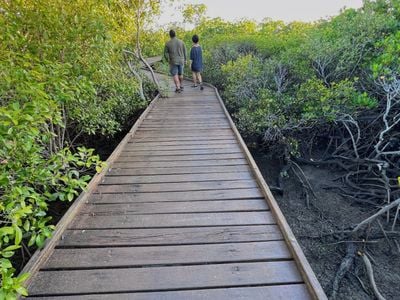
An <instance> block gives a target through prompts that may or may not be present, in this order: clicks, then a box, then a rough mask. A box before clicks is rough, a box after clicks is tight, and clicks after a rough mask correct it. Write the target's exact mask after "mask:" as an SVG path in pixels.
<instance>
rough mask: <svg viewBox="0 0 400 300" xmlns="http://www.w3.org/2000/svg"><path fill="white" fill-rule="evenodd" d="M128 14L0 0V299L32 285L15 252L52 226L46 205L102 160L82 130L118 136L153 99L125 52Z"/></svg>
mask: <svg viewBox="0 0 400 300" xmlns="http://www.w3.org/2000/svg"><path fill="white" fill-rule="evenodd" d="M131 15H132V9H131V7H130V6H129V5H128V4H127V2H126V1H120V0H112V1H97V0H76V1H67V2H66V1H62V0H19V1H0V28H1V35H0V78H1V80H0V200H1V201H0V254H1V255H0V272H1V279H0V280H1V288H0V299H13V298H15V297H16V296H17V295H18V294H22V295H25V294H26V291H25V289H24V288H23V287H22V283H23V281H24V280H25V279H26V278H27V276H28V275H26V274H24V275H21V276H19V277H16V273H17V270H16V261H15V258H16V256H17V255H15V254H21V253H22V254H25V253H28V250H34V249H36V248H37V247H42V246H43V244H44V241H45V239H46V238H48V237H50V236H51V233H52V231H53V229H54V226H53V225H52V224H51V217H50V216H49V215H48V209H49V205H51V203H52V202H54V201H67V202H70V201H73V200H74V199H75V198H76V196H77V195H78V194H79V193H80V192H81V191H82V190H83V189H84V188H85V187H86V185H87V182H88V181H89V180H90V178H91V175H92V174H93V173H94V172H95V170H97V171H99V170H100V169H101V168H102V167H103V163H102V162H101V161H100V160H99V157H98V156H97V155H95V154H94V150H93V149H86V148H85V147H78V145H77V144H76V141H77V139H78V138H79V137H82V136H83V137H88V136H94V135H103V136H111V135H113V134H115V133H116V132H118V131H120V130H121V129H122V128H123V126H124V124H125V123H126V122H127V120H128V119H129V117H130V116H132V115H133V114H134V113H136V112H137V111H138V110H139V109H142V108H144V107H145V106H146V105H147V102H146V101H144V100H142V99H141V98H140V95H139V88H138V82H137V79H136V78H134V77H132V76H130V73H129V72H128V70H127V68H126V67H125V66H124V64H125V63H124V61H123V56H122V49H123V48H125V47H129V45H130V43H132V42H134V41H133V40H132V35H131V33H132V34H133V33H134V30H135V28H134V22H133V21H134V20H133V19H132V17H131ZM132 31H133V32H132ZM146 34H147V35H146ZM146 34H144V36H145V38H146V37H147V38H149V39H150V37H152V38H153V40H154V38H155V36H154V35H152V34H151V33H146ZM159 36H160V32H159V33H158V37H159ZM158 37H157V38H158ZM154 47H155V46H154V45H152V43H151V41H150V42H149V43H146V48H145V51H146V52H147V53H151V52H152V51H153V52H154V49H155V48H154ZM145 89H146V91H147V92H150V89H149V85H148V84H147V83H146V85H145ZM148 94H150V93H148Z"/></svg>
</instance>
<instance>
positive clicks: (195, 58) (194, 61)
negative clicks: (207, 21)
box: [190, 34, 204, 90]
mask: <svg viewBox="0 0 400 300" xmlns="http://www.w3.org/2000/svg"><path fill="white" fill-rule="evenodd" d="M192 41H193V46H192V49H191V50H190V61H191V69H192V75H193V85H192V87H194V88H195V87H197V83H199V85H200V90H203V89H204V87H203V80H202V78H201V71H203V53H202V50H201V47H200V45H199V36H198V35H197V34H195V35H194V36H193V37H192Z"/></svg>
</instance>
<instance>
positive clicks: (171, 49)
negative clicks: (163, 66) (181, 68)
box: [164, 37, 186, 65]
mask: <svg viewBox="0 0 400 300" xmlns="http://www.w3.org/2000/svg"><path fill="white" fill-rule="evenodd" d="M164 56H165V58H166V60H167V61H168V62H169V64H170V65H183V64H184V63H185V61H186V47H185V44H184V42H182V41H181V40H180V39H177V38H176V37H174V38H172V39H170V40H169V41H168V42H167V43H166V44H165V49H164Z"/></svg>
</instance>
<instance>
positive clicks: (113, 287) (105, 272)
mask: <svg viewBox="0 0 400 300" xmlns="http://www.w3.org/2000/svg"><path fill="white" fill-rule="evenodd" d="M185 85H186V87H185V91H184V92H183V93H181V94H172V93H171V97H170V98H168V99H157V100H155V101H154V102H153V104H152V105H151V107H149V109H148V110H147V111H146V112H145V113H144V114H143V116H142V117H141V119H140V120H139V121H138V122H137V124H136V125H135V127H134V128H133V129H132V131H131V133H130V134H128V136H127V137H126V138H125V139H124V141H123V142H122V143H121V144H120V146H119V147H118V148H117V149H116V151H115V152H114V154H113V155H112V157H111V158H110V163H111V165H110V168H109V170H107V173H106V174H104V176H103V175H100V176H97V177H96V178H95V179H94V183H92V184H91V187H90V190H89V191H88V192H87V193H86V194H85V195H83V196H81V198H80V199H78V201H77V203H76V204H75V205H74V207H72V208H71V210H72V212H69V213H68V215H67V216H65V217H64V219H63V221H62V224H61V225H60V226H59V229H58V230H57V232H56V234H55V237H54V238H53V240H52V241H51V243H50V244H48V245H47V247H46V248H45V250H44V252H42V253H39V254H38V255H37V257H35V258H34V259H33V262H32V263H31V264H30V265H29V266H28V267H27V268H28V270H31V271H32V272H34V276H33V278H32V279H31V280H30V282H29V293H30V295H31V297H39V298H42V299H146V300H147V299H152V300H154V299H171V300H176V299H251V300H258V299H285V300H286V299H317V298H318V299H325V295H324V294H323V291H322V289H321V287H320V286H319V283H318V282H317V280H316V279H315V276H314V274H313V272H312V270H311V269H310V267H309V265H308V263H307V261H306V260H305V258H304V256H303V254H302V252H301V250H300V248H299V246H298V244H297V242H296V241H295V239H294V237H293V235H292V233H291V232H290V229H289V227H288V226H287V224H286V222H285V220H284V218H283V216H282V214H281V213H280V211H279V208H278V207H277V206H276V203H275V201H274V200H273V197H272V195H271V194H270V192H269V190H268V188H267V187H266V185H265V182H264V181H263V180H262V178H261V177H260V174H259V171H258V169H257V168H256V167H255V165H254V161H253V160H252V158H251V157H250V156H249V153H248V151H247V148H246V147H245V146H244V144H243V143H242V141H241V138H240V137H239V136H237V131H236V129H235V128H234V127H232V123H231V120H230V119H229V116H228V115H227V114H226V111H225V108H224V107H223V105H222V104H221V102H220V100H219V98H218V95H217V93H216V91H215V90H214V89H213V88H212V87H206V88H205V90H204V91H199V90H198V89H192V88H191V87H190V86H189V83H188V82H186V84H185Z"/></svg>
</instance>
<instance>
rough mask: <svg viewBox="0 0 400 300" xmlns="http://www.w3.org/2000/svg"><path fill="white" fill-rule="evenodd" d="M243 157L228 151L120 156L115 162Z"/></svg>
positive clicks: (241, 154) (239, 153) (240, 154)
mask: <svg viewBox="0 0 400 300" xmlns="http://www.w3.org/2000/svg"><path fill="white" fill-rule="evenodd" d="M241 158H244V155H243V153H241V152H238V153H228V154H194V155H189V154H188V155H154V156H146V155H141V156H139V155H137V156H120V157H119V158H118V159H117V160H116V162H146V161H148V162H156V161H166V162H172V161H180V162H182V161H200V160H222V159H224V160H228V159H241Z"/></svg>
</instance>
